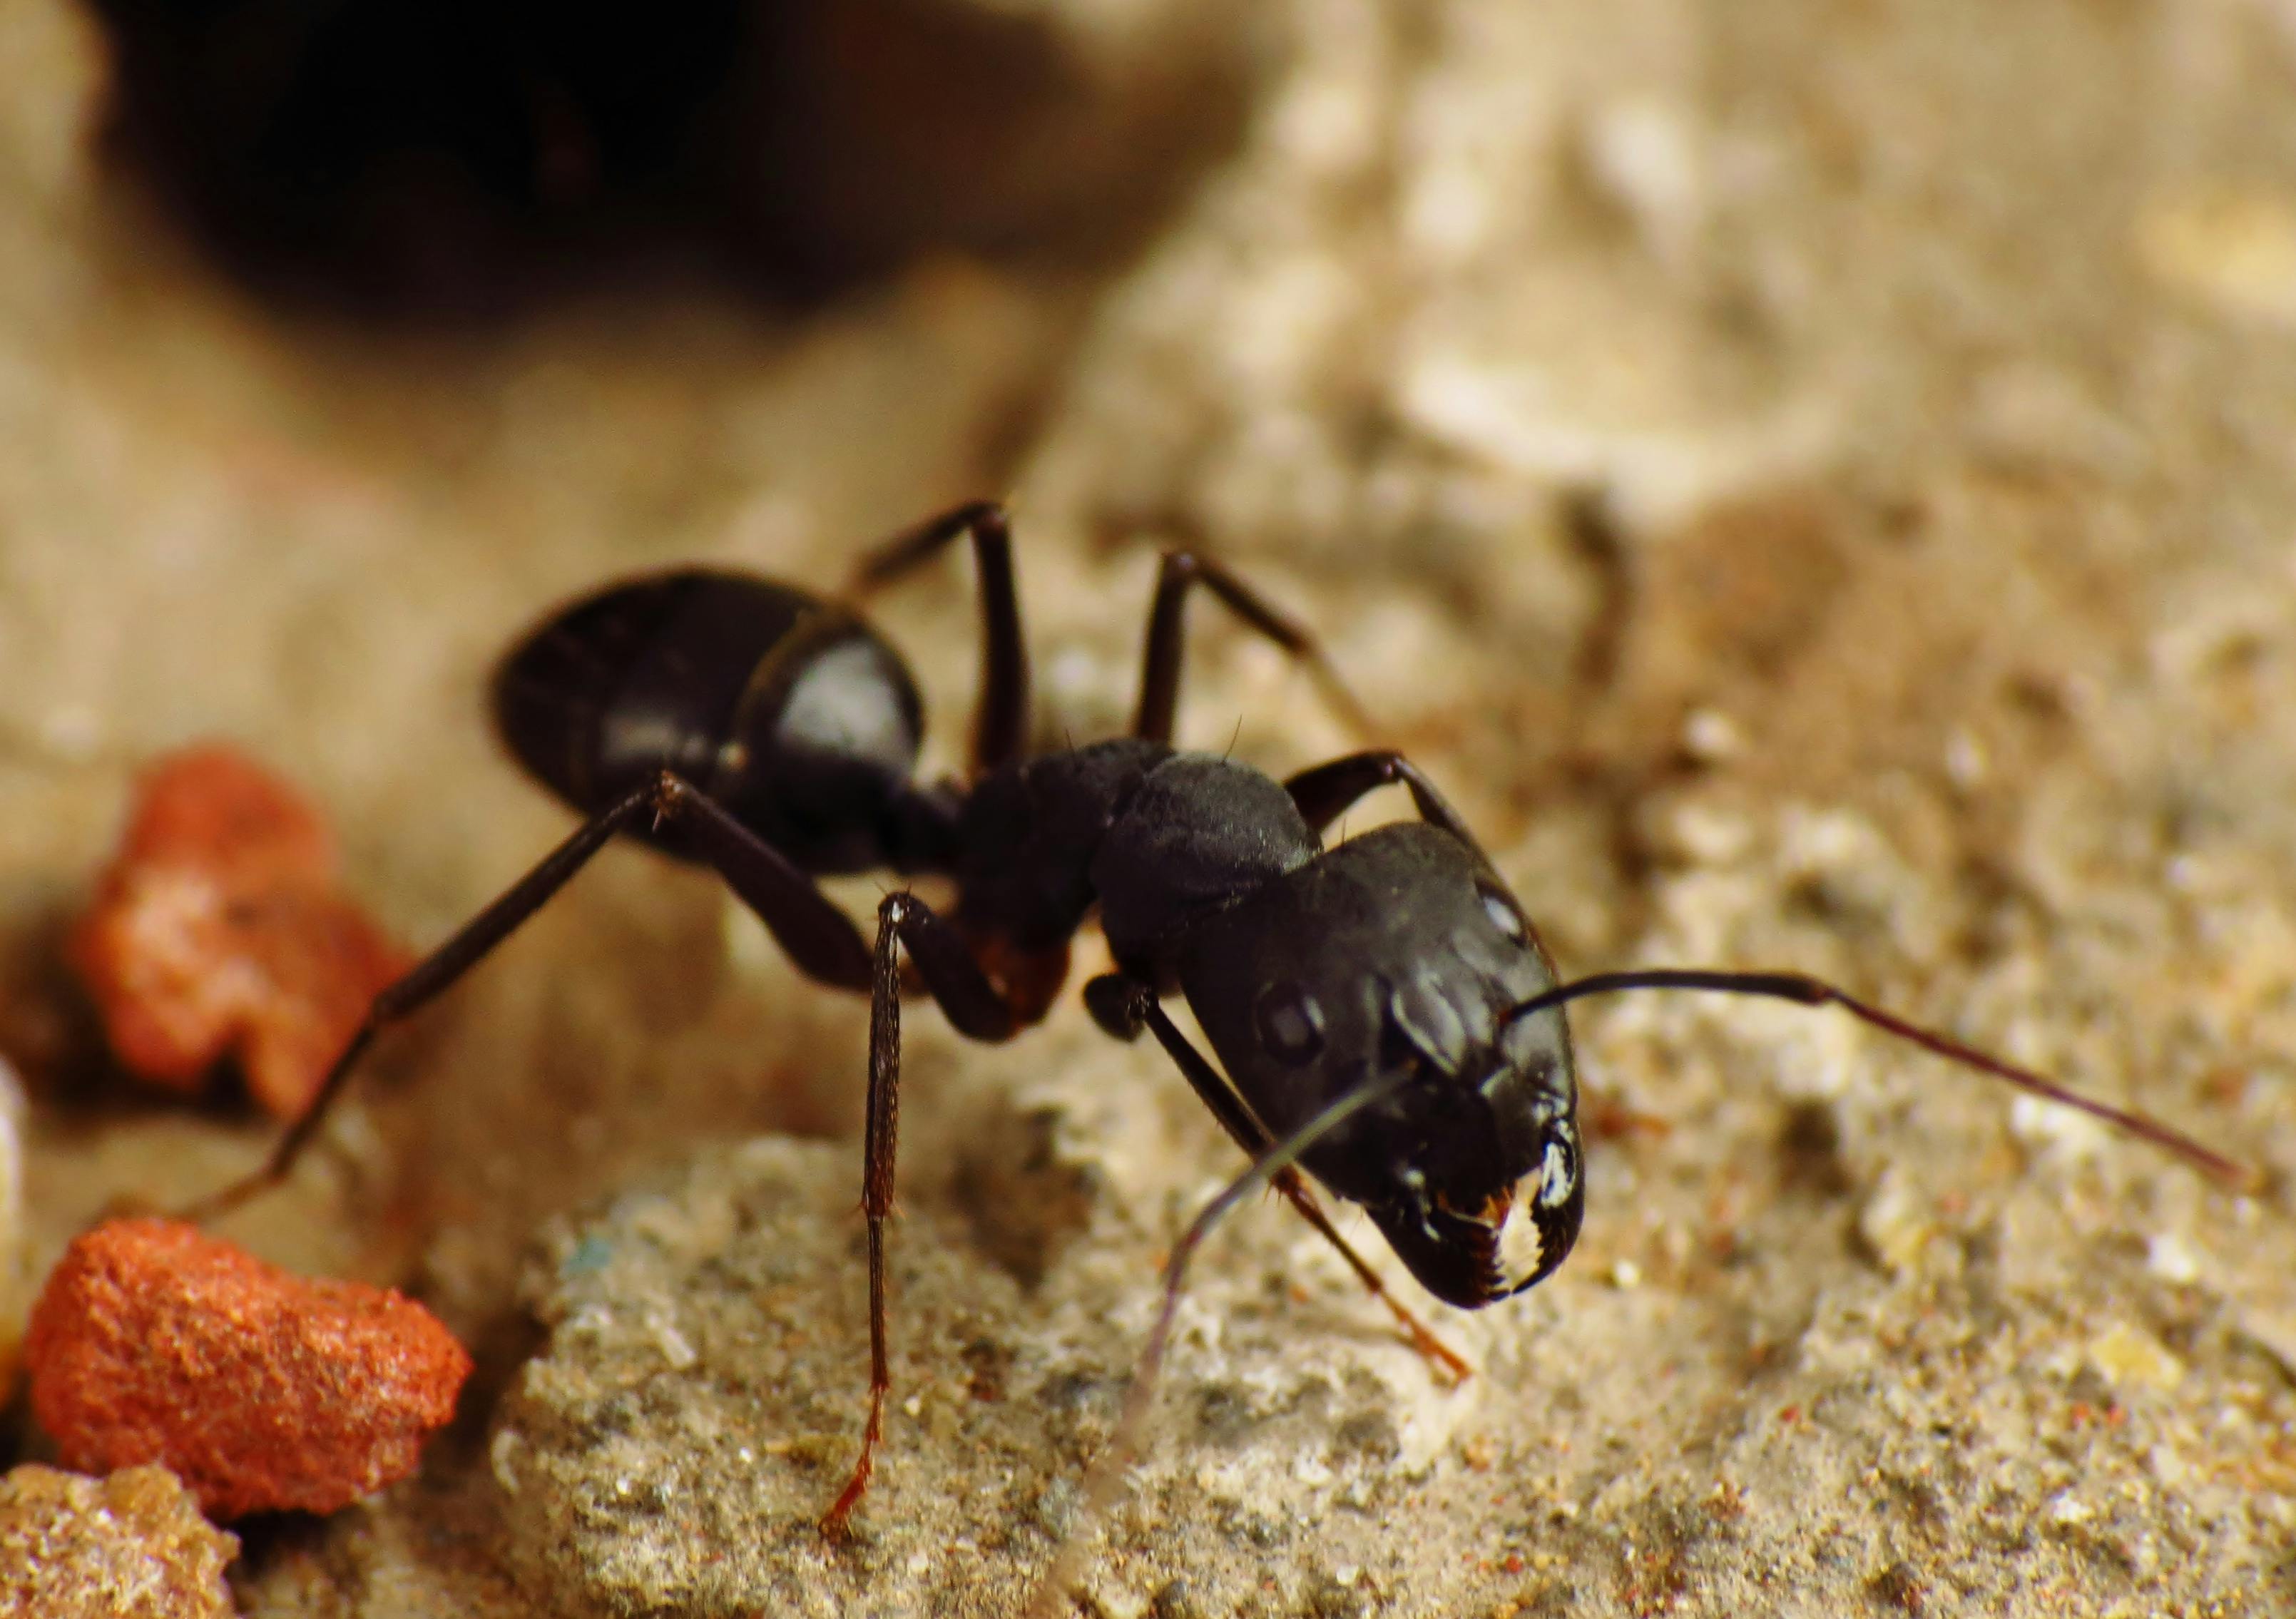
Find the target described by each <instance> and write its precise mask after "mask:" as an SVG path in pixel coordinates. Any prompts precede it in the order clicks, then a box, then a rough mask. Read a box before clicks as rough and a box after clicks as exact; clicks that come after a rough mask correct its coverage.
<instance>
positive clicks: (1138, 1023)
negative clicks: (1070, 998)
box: [1084, 972, 1155, 1041]
mask: <svg viewBox="0 0 2296 1619" xmlns="http://www.w3.org/2000/svg"><path fill="white" fill-rule="evenodd" d="M1154 999H1155V997H1154V996H1153V995H1152V993H1150V992H1149V989H1148V986H1147V985H1144V984H1143V983H1141V982H1140V981H1139V980H1138V979H1137V978H1128V977H1125V976H1124V975H1123V974H1122V973H1117V972H1111V973H1103V974H1102V975H1101V976H1100V977H1097V978H1095V979H1093V980H1092V981H1091V982H1090V983H1088V984H1087V985H1085V986H1084V1007H1085V1010H1087V1012H1090V1013H1091V1014H1092V1020H1093V1021H1094V1022H1095V1023H1096V1024H1098V1025H1099V1026H1100V1028H1101V1032H1102V1033H1103V1034H1107V1035H1110V1036H1111V1037H1112V1038H1114V1039H1117V1040H1122V1041H1134V1040H1137V1039H1139V1038H1140V1031H1141V1030H1143V1029H1144V1028H1146V1027H1147V1026H1148V1008H1149V1007H1150V1005H1151V1004H1152V1003H1153V1002H1154Z"/></svg>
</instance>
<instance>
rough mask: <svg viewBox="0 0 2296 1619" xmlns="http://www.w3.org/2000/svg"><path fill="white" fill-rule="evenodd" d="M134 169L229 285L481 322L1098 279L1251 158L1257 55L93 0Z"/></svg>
mask: <svg viewBox="0 0 2296 1619" xmlns="http://www.w3.org/2000/svg"><path fill="white" fill-rule="evenodd" d="M91 4H93V5H94V9H95V10H96V12H98V14H99V15H100V16H101V18H102V20H103V21H104V23H105V25H106V26H107V28H108V29H109V30H110V33H111V38H112V41H113V45H114V51H115V57H116V61H117V84H116V90H115V95H114V102H113V107H112V113H113V117H112V120H111V136H112V140H113V144H114V149H115V151H117V153H118V154H119V157H120V159H122V160H123V161H124V162H125V163H126V164H127V166H128V167H130V168H132V169H133V170H134V171H135V172H136V173H138V174H139V175H140V176H142V177H143V179H144V181H145V182H146V184H148V185H149V186H150V188H151V189H152V192H154V193H155V194H156V195H157V196H158V197H159V199H160V200H161V201H162V203H163V204H164V205H165V206H166V207H167V208H168V209H169V210H170V211H172V212H174V213H175V214H176V215H177V216H178V217H181V218H182V219H183V221H184V223H185V224H186V225H187V226H188V227H189V228H190V230H191V231H192V233H193V234H194V236H195V237H196V238H197V239H198V240H199V241H201V243H202V245H203V246H205V247H206V248H207V249H209V250H210V251H211V252H213V253H214V254H215V255H216V256H217V257H218V258H220V259H221V260H222V261H223V262H224V263H225V265H227V266H229V267H230V268H231V269H232V270H233V271H234V273H236V274H240V275H241V276H242V277H244V278H245V279H247V280H248V281H249V282H251V283H253V284H254V285H255V286H256V287H258V289H259V290H263V291H266V292H267V293H271V294H275V295H284V296H288V297H291V298H302V299H308V300H312V301H317V302H321V303H325V304H333V305H346V306H349V307H353V308H355V309H358V310H361V311H364V312H366V313H370V314H397V315H428V316H444V317H447V318H450V319H451V318H462V317H473V316H475V317H481V318H483V317H485V316H488V315H495V314H499V313H502V312H504V310H505V309H507V308H509V307H514V306H516V305H517V304H520V303H521V302H524V301H526V300H529V299H530V298H534V297H536V296H537V295H542V296H546V295H548V294H550V293H552V292H555V291H560V290H566V289H568V288H569V287H570V286H579V285H586V284H591V283H594V282H597V281H598V280H600V279H602V278H604V277H612V276H619V275H625V274H629V273H631V272H640V273H644V272H646V271H658V270H661V269H665V268H666V269H672V270H676V271H680V272H690V271H692V270H693V269H696V268H700V269H702V270H705V271H707V272H709V273H712V274H722V275H724V276H726V277H727V278H729V279H731V280H732V281H734V282H737V283H739V284H741V285H742V286H744V287H746V288H748V289H750V290H754V291H757V292H758V293H761V294H764V295H767V296H768V297H773V298H795V299H799V300H803V299H809V298H816V297H819V296H822V295H824V294H826V293H830V292H833V291H835V290H838V289H840V288H841V287H843V286H846V285H849V284H851V283H852V282H855V281H857V280H864V279H867V278H870V277H873V276H875V275H878V274H883V273H884V272H886V271H888V270H890V269H892V268H894V267H896V266H898V265H899V264H900V263H901V262H902V261H904V260H905V259H906V258H911V257H914V255H916V254H918V253H921V252H924V251H927V250H931V249H947V248H955V249H963V250H967V251H972V252H975V253H980V254H986V255H992V256H1004V257H1020V258H1031V259H1039V258H1040V259H1046V260H1050V261H1053V262H1055V263H1064V264H1070V265H1084V266H1090V265H1092V264H1094V263H1096V262H1098V263H1106V262H1112V261H1114V260H1115V259H1117V258H1120V257H1121V256H1122V254H1123V253H1124V251H1125V250H1126V249H1128V247H1130V246H1131V245H1133V244H1135V243H1136V242H1137V241H1140V240H1141V239H1142V238H1143V237H1144V234H1145V233H1147V232H1148V231H1149V230H1150V229H1151V228H1152V225H1153V224H1154V222H1155V219H1156V218H1157V217H1158V216H1159V214H1160V211H1161V210H1162V209H1164V208H1165V207H1166V206H1168V205H1169V203H1170V202H1171V201H1173V200H1175V199H1176V198H1177V196H1179V195H1180V194H1181V193H1182V192H1183V191H1184V189H1185V185H1186V184H1187V182H1188V180H1189V179H1190V178H1192V177H1193V176H1194V175H1195V174H1196V173H1197V172H1199V171H1200V170H1201V168H1202V167H1203V165H1204V164H1205V163H1206V162H1207V161H1208V160H1210V159H1211V158H1212V157H1214V156H1217V155H1218V153H1219V152H1220V151H1225V150H1226V148H1227V147H1228V146H1229V145H1230V144H1232V143H1233V141H1234V136H1235V135H1236V133H1237V131H1238V129H1239V127H1240V124H1241V112H1242V100H1243V96H1242V91H1243V64H1242V53H1241V51H1240V49H1239V48H1237V47H1236V46H1235V45H1234V43H1233V40H1232V38H1231V39H1230V40H1229V42H1228V43H1226V44H1222V43H1219V42H1217V41H1214V40H1212V39H1210V38H1209V37H1198V38H1195V39H1193V40H1192V41H1190V42H1188V43H1187V44H1185V45H1181V46H1179V47H1178V48H1177V49H1176V51H1175V52H1174V53H1173V56H1172V60H1171V61H1169V63H1164V64H1160V65H1159V66H1157V67H1156V69H1155V70H1153V71H1151V72H1148V73H1147V74H1145V75H1136V76H1134V78H1132V79H1131V80H1129V81H1128V82H1126V83H1123V84H1120V85H1113V86H1111V85H1109V84H1104V83H1099V82H1095V76H1094V75H1093V74H1092V73H1091V72H1090V71H1089V70H1087V66H1086V64H1083V63H1080V62H1078V61H1075V60H1074V59H1073V58H1072V57H1071V56H1070V54H1069V53H1068V52H1067V51H1066V50H1065V49H1064V48H1063V46H1062V42H1061V40H1060V38H1059V37H1058V36H1057V35H1056V34H1055V33H1054V31H1053V30H1052V29H1051V28H1050V27H1049V26H1048V25H1046V23H1044V22H1042V21H1039V20H1030V19H1027V18H1017V17H1012V16H1000V15H996V14H993V13H990V12H986V11H984V10H981V9H977V8H972V7H968V6H966V5H964V4H955V3H954V0H781V3H779V4H775V3H774V0H685V4H680V5H677V6H674V7H669V6H665V7H659V8H655V7H635V6H621V7H583V6H562V5H552V4H544V3H542V0H470V3H465V4H452V3H451V0H91Z"/></svg>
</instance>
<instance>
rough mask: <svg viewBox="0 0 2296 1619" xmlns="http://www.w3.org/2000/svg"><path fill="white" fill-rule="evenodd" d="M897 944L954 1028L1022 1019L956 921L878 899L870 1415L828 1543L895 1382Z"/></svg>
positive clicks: (909, 899)
mask: <svg viewBox="0 0 2296 1619" xmlns="http://www.w3.org/2000/svg"><path fill="white" fill-rule="evenodd" d="M903 950H906V951H907V952H908V956H909V960H910V961H911V962H912V963H914V965H915V967H916V969H917V975H918V977H921V978H922V979H923V980H924V985H925V987H926V989H927V990H929V991H930V992H931V994H932V998H933V1000H934V1001H935V1002H938V1003H939V1007H940V1009H941V1011H942V1012H943V1013H944V1014H946V1015H947V1018H948V1020H949V1022H950V1024H951V1025H953V1026H955V1029H956V1031H957V1033H959V1034H964V1035H965V1036H966V1037H968V1038H969V1039H973V1040H981V1041H1002V1040H1006V1039H1009V1038H1010V1037H1011V1036H1012V1034H1013V1031H1014V1030H1015V1029H1017V1028H1018V1027H1019V1026H1020V1019H1019V1018H1017V1017H1016V1016H1015V1015H1014V1013H1013V1008H1012V1007H1011V1005H1010V1004H1009V1003H1008V1002H1007V1001H1006V1000H1005V996H1003V995H1002V994H1000V993H997V990H996V985H993V984H991V983H990V982H989V981H988V975H987V974H986V973H984V972H982V971H981V969H980V964H979V963H978V962H977V961H974V960H973V957H972V951H971V950H970V949H969V948H968V947H967V945H966V942H965V940H964V936H963V935H962V934H960V933H959V932H958V931H957V930H956V928H954V927H953V926H951V925H950V924H949V923H948V922H946V921H944V920H942V919H941V918H940V917H939V916H938V915H936V914H935V913H934V912H933V910H932V908H931V906H930V905H928V904H925V903H924V902H923V901H922V900H921V899H919V898H917V897H916V895H913V894H889V895H886V896H885V898H884V901H883V903H882V904H880V905H879V906H878V907H877V944H876V948H875V950H874V951H873V952H872V953H871V955H870V968H869V972H870V993H869V1100H868V1123H867V1125H866V1127H865V1134H864V1138H863V1139H864V1146H863V1148H862V1157H861V1213H862V1215H863V1217H864V1218H865V1220H866V1221H867V1222H868V1226H869V1415H868V1419H867V1420H866V1421H865V1423H864V1424H863V1425H862V1429H861V1454H860V1455H859V1456H858V1457H857V1458H856V1459H855V1460H854V1463H853V1472H852V1476H850V1477H849V1478H848V1479H847V1480H846V1484H845V1488H844V1490H843V1491H842V1492H840V1493H839V1495H838V1497H837V1500H836V1501H835V1502H834V1503H832V1505H831V1507H830V1509H829V1510H828V1511H827V1512H825V1513H824V1514H823V1515H822V1518H821V1532H822V1533H823V1534H824V1535H826V1536H828V1537H830V1538H831V1539H832V1540H837V1539H842V1538H843V1537H844V1536H845V1534H846V1533H848V1528H849V1525H848V1519H849V1518H850V1517H851V1516H852V1513H853V1509H854V1508H855V1507H857V1506H858V1505H859V1504H860V1501H861V1498H862V1496H863V1495H864V1494H865V1493H866V1492H868V1488H869V1476H870V1475H871V1474H872V1473H873V1471H875V1469H876V1459H877V1442H878V1441H879V1440H880V1439H881V1438H882V1437H883V1435H884V1428H885V1395H886V1394H887V1393H889V1392H890V1390H891V1388H892V1386H893V1376H892V1367H891V1361H890V1356H889V1354H888V1353H887V1347H886V1329H885V1221H886V1219H887V1217H888V1216H890V1214H892V1212H893V1160H894V1155H895V1149H896V1148H897V1147H898V1141H899V1135H900V1102H901V969H900V953H901V952H902V951H903Z"/></svg>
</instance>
